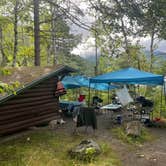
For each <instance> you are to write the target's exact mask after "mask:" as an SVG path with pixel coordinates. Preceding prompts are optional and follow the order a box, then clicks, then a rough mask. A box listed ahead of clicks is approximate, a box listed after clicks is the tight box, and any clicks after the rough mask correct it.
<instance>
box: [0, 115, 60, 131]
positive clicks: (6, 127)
mask: <svg viewBox="0 0 166 166" xmlns="http://www.w3.org/2000/svg"><path fill="white" fill-rule="evenodd" d="M56 115H57V113H51V114H46V115H42V116H39V117H34V118H31V119H26V120H22V121H18V122H15V123H11V124H5V125H0V132H1V130H7V129H10V128H14V127H18V126H21V125H25V124H27V125H28V124H29V123H32V122H34V121H40V120H43V119H47V118H49V117H51V116H56Z"/></svg>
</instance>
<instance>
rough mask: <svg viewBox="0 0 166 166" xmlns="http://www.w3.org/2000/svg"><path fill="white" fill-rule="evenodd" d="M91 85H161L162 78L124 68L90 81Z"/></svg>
mask: <svg viewBox="0 0 166 166" xmlns="http://www.w3.org/2000/svg"><path fill="white" fill-rule="evenodd" d="M90 82H91V83H124V84H143V85H163V83H164V76H163V75H157V74H153V73H149V72H145V71H140V70H138V69H135V68H131V67H130V68H126V69H122V70H118V71H114V72H110V73H106V74H103V75H99V76H96V77H93V78H91V79H90Z"/></svg>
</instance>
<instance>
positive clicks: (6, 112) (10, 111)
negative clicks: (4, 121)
mask: <svg viewBox="0 0 166 166" xmlns="http://www.w3.org/2000/svg"><path fill="white" fill-rule="evenodd" d="M50 106H54V107H58V108H59V104H58V103H56V102H49V103H45V104H42V105H34V106H29V107H28V106H27V107H20V108H14V109H7V110H2V111H0V116H5V115H9V114H16V113H20V112H28V111H30V110H38V109H40V108H43V107H46V108H47V107H50Z"/></svg>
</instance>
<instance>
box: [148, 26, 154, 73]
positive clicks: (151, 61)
mask: <svg viewBox="0 0 166 166" xmlns="http://www.w3.org/2000/svg"><path fill="white" fill-rule="evenodd" d="M153 45H154V29H153V30H152V33H151V41H150V69H149V71H150V72H151V71H152V68H153V57H154V53H153V52H154V46H153Z"/></svg>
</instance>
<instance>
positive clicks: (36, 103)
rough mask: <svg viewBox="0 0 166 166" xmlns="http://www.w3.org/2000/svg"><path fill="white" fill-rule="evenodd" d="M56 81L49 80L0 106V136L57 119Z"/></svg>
mask: <svg viewBox="0 0 166 166" xmlns="http://www.w3.org/2000/svg"><path fill="white" fill-rule="evenodd" d="M57 80H58V78H57V77H53V78H49V79H48V80H45V81H43V82H42V83H39V84H38V85H35V86H34V87H33V86H32V87H31V88H30V89H25V90H24V92H21V93H20V94H18V95H16V96H14V97H13V98H11V99H9V100H7V101H5V102H4V103H2V104H0V135H2V134H8V133H13V132H15V131H18V130H23V129H26V128H28V127H31V126H34V125H39V124H42V123H45V122H48V121H50V120H53V119H56V118H58V117H59V114H58V109H59V99H58V97H55V96H54V93H55V89H56V84H57Z"/></svg>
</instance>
